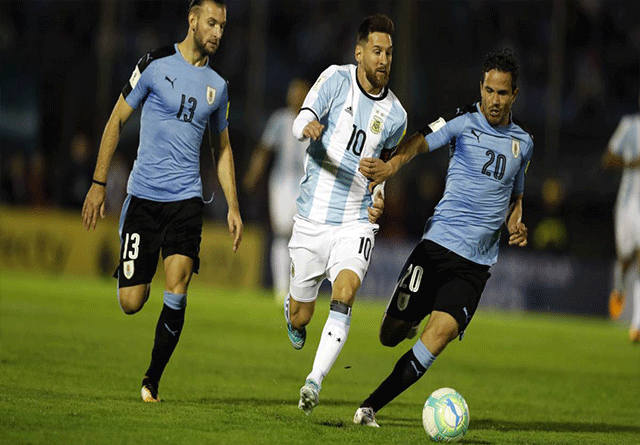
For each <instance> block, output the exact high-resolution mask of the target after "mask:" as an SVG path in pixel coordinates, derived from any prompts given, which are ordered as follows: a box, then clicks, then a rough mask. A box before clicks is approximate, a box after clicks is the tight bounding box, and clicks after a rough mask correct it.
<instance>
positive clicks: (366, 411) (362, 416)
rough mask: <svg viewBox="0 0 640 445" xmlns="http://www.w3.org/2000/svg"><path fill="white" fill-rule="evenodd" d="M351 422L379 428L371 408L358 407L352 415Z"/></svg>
mask: <svg viewBox="0 0 640 445" xmlns="http://www.w3.org/2000/svg"><path fill="white" fill-rule="evenodd" d="M353 423H355V424H357V425H364V426H371V427H373V428H380V425H378V422H376V413H375V412H374V411H373V409H372V408H369V407H360V408H358V411H356V413H355V415H354V416H353Z"/></svg>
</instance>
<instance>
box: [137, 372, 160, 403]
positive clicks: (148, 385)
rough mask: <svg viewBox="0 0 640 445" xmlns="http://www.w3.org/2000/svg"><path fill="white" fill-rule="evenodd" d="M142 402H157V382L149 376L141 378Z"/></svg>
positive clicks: (158, 399)
mask: <svg viewBox="0 0 640 445" xmlns="http://www.w3.org/2000/svg"><path fill="white" fill-rule="evenodd" d="M140 395H141V396H142V401H143V402H159V401H160V398H159V397H158V383H157V382H154V381H152V380H151V379H150V378H149V377H145V378H144V379H142V389H141V390H140Z"/></svg>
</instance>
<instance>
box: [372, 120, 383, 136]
mask: <svg viewBox="0 0 640 445" xmlns="http://www.w3.org/2000/svg"><path fill="white" fill-rule="evenodd" d="M369 129H370V130H371V133H373V134H380V132H381V131H382V119H381V118H380V117H379V116H373V119H371V125H370V127H369Z"/></svg>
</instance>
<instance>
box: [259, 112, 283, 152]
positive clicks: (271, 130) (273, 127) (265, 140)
mask: <svg viewBox="0 0 640 445" xmlns="http://www.w3.org/2000/svg"><path fill="white" fill-rule="evenodd" d="M281 122H282V120H281V119H278V113H273V114H272V115H271V117H270V118H269V120H268V121H267V125H266V127H264V131H263V132H262V137H261V138H260V144H261V145H262V146H263V147H264V148H265V149H267V150H269V151H271V150H273V147H274V146H275V145H277V144H278V141H277V138H278V134H282V128H281V127H282V125H281Z"/></svg>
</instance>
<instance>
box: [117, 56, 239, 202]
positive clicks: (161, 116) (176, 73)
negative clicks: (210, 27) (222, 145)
mask: <svg viewBox="0 0 640 445" xmlns="http://www.w3.org/2000/svg"><path fill="white" fill-rule="evenodd" d="M177 48H178V47H177V45H173V46H167V47H164V48H160V49H158V50H155V51H152V52H150V53H149V54H147V55H146V56H144V57H143V58H142V59H140V61H139V62H138V64H137V65H136V68H135V69H134V71H133V74H132V75H131V78H130V79H129V81H128V82H127V83H126V85H125V86H124V88H123V90H122V96H123V97H124V100H125V101H126V102H127V104H129V106H130V107H131V108H137V107H139V106H140V105H142V115H141V117H140V145H139V146H138V154H137V157H136V160H135V163H134V164H133V169H132V171H131V175H130V176H129V183H128V184H127V193H129V194H130V195H134V196H137V197H138V198H144V199H149V200H152V201H159V202H170V201H181V200H184V199H189V198H194V197H200V198H202V180H201V178H200V145H201V144H202V136H203V135H204V132H205V130H206V128H207V125H208V126H209V128H210V131H212V132H214V133H218V134H219V133H221V132H222V131H224V130H225V129H226V128H227V126H228V123H227V113H228V102H229V100H228V90H227V83H226V82H225V80H224V79H223V78H222V77H221V76H220V75H219V74H218V73H216V72H215V71H214V70H213V69H212V68H211V67H210V66H209V64H208V63H206V64H205V65H204V66H195V65H192V64H190V63H189V62H187V61H186V60H185V58H184V57H183V56H182V54H181V53H180V51H178V49H177Z"/></svg>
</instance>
